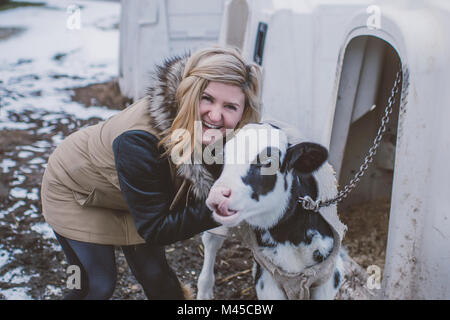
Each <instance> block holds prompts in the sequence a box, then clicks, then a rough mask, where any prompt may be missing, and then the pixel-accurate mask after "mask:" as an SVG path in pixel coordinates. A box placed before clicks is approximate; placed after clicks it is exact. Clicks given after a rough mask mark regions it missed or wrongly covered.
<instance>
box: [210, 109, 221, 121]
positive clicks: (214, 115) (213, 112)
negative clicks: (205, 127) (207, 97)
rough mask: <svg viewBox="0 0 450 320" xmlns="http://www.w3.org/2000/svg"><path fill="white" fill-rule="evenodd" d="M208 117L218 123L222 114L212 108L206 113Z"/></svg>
mask: <svg viewBox="0 0 450 320" xmlns="http://www.w3.org/2000/svg"><path fill="white" fill-rule="evenodd" d="M208 117H209V119H210V120H211V121H214V122H219V121H220V120H221V119H222V112H221V111H220V109H219V108H212V109H211V110H210V111H209V113H208Z"/></svg>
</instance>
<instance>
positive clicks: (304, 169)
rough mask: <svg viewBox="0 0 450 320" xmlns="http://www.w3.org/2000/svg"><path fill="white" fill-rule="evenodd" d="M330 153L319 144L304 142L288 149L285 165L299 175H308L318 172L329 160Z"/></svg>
mask: <svg viewBox="0 0 450 320" xmlns="http://www.w3.org/2000/svg"><path fill="white" fill-rule="evenodd" d="M327 158H328V151H327V149H326V148H325V147H323V146H321V145H320V144H317V143H312V142H302V143H298V144H296V145H293V146H290V147H288V149H287V151H286V157H285V160H284V161H283V162H284V165H285V166H286V167H287V169H295V170H296V171H298V172H299V173H302V174H308V173H311V172H314V171H316V170H317V169H319V168H320V166H321V165H322V164H323V163H324V162H325V161H326V160H327Z"/></svg>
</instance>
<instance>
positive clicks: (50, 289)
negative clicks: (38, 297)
mask: <svg viewBox="0 0 450 320" xmlns="http://www.w3.org/2000/svg"><path fill="white" fill-rule="evenodd" d="M49 295H54V296H61V295H62V290H61V288H57V287H55V286H53V285H51V284H49V285H47V286H46V287H45V292H44V296H49Z"/></svg>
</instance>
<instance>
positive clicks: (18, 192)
mask: <svg viewBox="0 0 450 320" xmlns="http://www.w3.org/2000/svg"><path fill="white" fill-rule="evenodd" d="M9 194H10V195H11V196H13V197H14V198H26V197H27V194H28V191H27V190H25V189H23V188H19V187H15V188H12V189H11V190H9Z"/></svg>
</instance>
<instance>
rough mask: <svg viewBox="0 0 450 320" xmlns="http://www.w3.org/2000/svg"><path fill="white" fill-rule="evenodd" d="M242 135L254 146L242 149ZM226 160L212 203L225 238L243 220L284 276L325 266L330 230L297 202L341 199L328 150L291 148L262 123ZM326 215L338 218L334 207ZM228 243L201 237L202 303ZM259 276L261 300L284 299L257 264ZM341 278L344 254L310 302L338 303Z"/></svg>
mask: <svg viewBox="0 0 450 320" xmlns="http://www.w3.org/2000/svg"><path fill="white" fill-rule="evenodd" d="M248 130H250V131H253V134H248V132H249V131H248ZM255 132H258V133H257V134H256V135H255V134H254V133H255ZM261 132H270V133H269V134H268V135H267V136H269V137H271V138H270V139H266V138H264V139H261V134H260V133H261ZM243 136H247V137H248V140H249V142H250V143H248V144H246V143H237V141H241V142H242V141H244V140H245V139H240V138H242V137H243ZM255 137H256V138H255ZM274 137H275V139H274ZM255 139H257V140H258V141H255ZM244 154H245V155H247V159H248V160H250V161H247V162H246V163H244V162H243V161H237V159H236V156H237V157H239V156H242V155H244ZM224 155H225V156H224V167H223V171H222V174H221V176H220V177H219V179H218V180H217V181H216V182H215V183H214V185H213V186H212V188H211V190H210V193H209V196H208V199H207V200H206V203H207V205H208V207H209V208H210V209H211V210H213V216H214V219H215V220H216V221H218V222H219V223H221V224H222V225H223V226H224V227H220V228H222V231H223V230H227V228H226V227H233V226H237V225H238V224H239V223H241V222H242V221H245V222H246V223H247V224H248V225H249V226H250V227H251V228H252V229H253V230H254V232H255V235H256V239H257V243H258V246H259V247H260V248H262V252H263V254H264V255H265V256H266V257H267V258H268V259H269V260H270V261H271V262H273V263H274V264H275V265H277V266H278V267H279V268H280V269H281V270H283V271H285V272H291V273H298V272H301V271H303V270H304V269H305V268H307V267H310V266H313V265H316V264H318V263H320V262H322V261H323V260H324V259H326V258H327V257H328V255H329V254H330V252H331V251H332V249H333V242H334V241H333V233H332V230H331V228H330V225H329V224H328V223H327V222H326V221H325V219H324V218H323V217H322V216H321V215H320V214H318V213H316V212H313V211H309V210H305V209H303V207H302V206H301V204H299V203H298V202H297V198H298V196H305V195H309V196H310V197H311V198H313V199H318V198H321V199H327V198H332V197H333V196H335V195H336V192H337V186H336V179H335V174H334V171H333V169H332V168H331V166H330V165H329V164H328V163H327V162H326V159H327V156H328V152H327V150H326V149H325V148H324V147H322V146H320V145H318V144H315V143H309V142H303V143H297V144H295V145H291V144H290V143H289V142H288V137H287V135H286V133H285V132H284V131H283V130H281V129H279V128H278V127H275V126H272V125H269V124H267V123H264V124H249V125H246V126H245V127H244V128H243V129H241V130H240V131H239V132H238V133H237V134H236V136H235V137H234V138H233V139H232V140H230V141H228V142H227V144H226V145H225V147H224ZM327 210H334V214H336V206H335V205H334V206H332V207H329V208H328V209H327ZM224 239H225V237H224V236H221V235H218V234H216V233H213V232H205V233H204V234H203V235H202V241H203V244H204V264H203V268H202V271H201V273H200V276H199V280H198V293H197V299H212V298H213V286H214V279H215V278H214V261H215V256H216V253H217V251H218V250H219V249H220V247H221V246H222V244H223V241H224ZM253 277H254V284H255V289H256V293H257V296H258V299H286V296H285V294H284V292H283V290H281V289H280V287H279V285H278V284H277V283H276V281H275V280H274V278H273V277H272V276H271V274H270V273H269V272H268V271H267V270H265V269H264V268H261V266H260V265H259V264H258V263H256V262H255V264H254V267H253ZM342 278H343V262H342V257H341V255H340V254H339V255H338V256H337V258H336V259H335V264H334V266H333V273H332V274H331V276H330V278H329V280H327V281H326V282H325V283H323V284H322V285H320V286H318V287H315V288H311V290H310V293H311V298H312V299H333V298H334V297H335V295H336V293H337V291H338V289H339V286H340V284H341V280H342Z"/></svg>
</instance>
